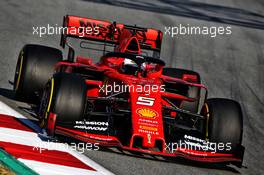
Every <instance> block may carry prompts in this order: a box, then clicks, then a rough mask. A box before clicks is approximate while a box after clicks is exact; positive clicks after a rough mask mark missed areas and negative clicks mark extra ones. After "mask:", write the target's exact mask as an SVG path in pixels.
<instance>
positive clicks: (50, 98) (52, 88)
mask: <svg viewBox="0 0 264 175" xmlns="http://www.w3.org/2000/svg"><path fill="white" fill-rule="evenodd" d="M53 91H54V79H53V78H52V79H51V90H50V96H49V103H48V107H47V111H46V113H45V119H47V117H48V113H49V111H50V106H51V102H52V97H53Z"/></svg>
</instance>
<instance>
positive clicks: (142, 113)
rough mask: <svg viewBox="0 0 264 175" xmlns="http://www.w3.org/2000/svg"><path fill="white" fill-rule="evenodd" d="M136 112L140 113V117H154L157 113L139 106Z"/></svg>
mask: <svg viewBox="0 0 264 175" xmlns="http://www.w3.org/2000/svg"><path fill="white" fill-rule="evenodd" d="M137 114H138V115H140V116H141V117H146V118H155V117H157V116H158V113H157V112H156V111H154V110H152V109H149V108H139V109H137Z"/></svg>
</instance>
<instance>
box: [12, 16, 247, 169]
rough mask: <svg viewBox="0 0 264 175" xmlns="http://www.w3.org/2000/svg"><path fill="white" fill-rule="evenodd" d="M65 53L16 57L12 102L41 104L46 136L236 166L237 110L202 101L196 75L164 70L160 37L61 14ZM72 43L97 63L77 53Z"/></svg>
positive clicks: (29, 49)
mask: <svg viewBox="0 0 264 175" xmlns="http://www.w3.org/2000/svg"><path fill="white" fill-rule="evenodd" d="M63 27H64V32H63V34H62V37H61V46H62V47H63V48H64V47H65V46H68V48H69V52H68V58H67V59H66V60H65V59H64V60H63V56H62V52H61V51H60V50H58V49H55V48H50V47H46V46H40V45H26V46H25V47H24V48H23V49H22V51H21V53H20V55H19V58H18V62H17V68H16V73H15V80H14V90H15V94H16V98H17V99H20V100H23V101H26V102H29V103H35V104H37V105H38V106H39V107H38V109H39V111H38V112H39V117H40V119H39V120H40V126H41V127H43V128H46V129H47V132H48V134H49V135H51V136H54V135H64V136H68V137H72V138H75V139H78V140H80V141H84V142H92V143H99V144H101V145H103V146H114V147H119V148H122V149H124V150H128V151H131V152H141V153H143V154H151V155H157V156H164V157H166V156H170V157H184V158H186V159H191V160H195V161H200V162H225V163H233V164H235V165H238V166H241V165H242V160H243V153H244V147H243V146H242V145H241V142H242V132H243V119H242V112H241V107H240V105H239V104H238V103H237V102H235V101H233V100H229V99H220V98H214V99H207V89H206V87H205V86H204V85H202V84H201V80H200V76H199V74H198V73H196V72H194V71H191V70H184V69H177V68H168V67H164V66H165V63H164V61H162V59H160V50H161V42H162V32H161V31H159V30H156V29H148V28H141V27H137V26H129V25H124V24H119V23H116V22H113V23H111V22H108V21H101V20H95V19H89V18H82V17H76V16H65V17H64V23H63ZM72 40H75V41H77V42H80V43H79V44H80V47H81V48H82V49H81V50H82V51H83V49H89V51H88V52H87V53H88V54H89V53H92V54H93V53H95V52H96V51H98V50H99V51H100V52H101V53H102V56H101V57H99V58H100V61H99V62H98V63H93V61H92V59H91V58H85V57H82V56H75V55H76V50H74V49H73V43H72Z"/></svg>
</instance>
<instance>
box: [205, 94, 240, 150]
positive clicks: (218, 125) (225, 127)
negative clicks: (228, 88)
mask: <svg viewBox="0 0 264 175" xmlns="http://www.w3.org/2000/svg"><path fill="white" fill-rule="evenodd" d="M205 105H208V106H207V107H206V108H207V110H208V117H209V118H208V120H207V122H208V123H207V131H206V132H207V135H208V138H209V141H210V142H213V143H218V144H219V143H221V144H226V145H227V144H229V145H230V146H231V150H233V151H235V150H236V148H237V147H239V146H240V145H241V143H242V134H243V116H242V110H241V107H240V104H239V103H238V102H236V101H234V100H229V99H223V98H212V99H208V100H207V102H206V104H205ZM230 146H229V147H230ZM219 151H230V150H219Z"/></svg>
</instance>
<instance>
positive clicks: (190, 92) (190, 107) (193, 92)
mask: <svg viewBox="0 0 264 175" xmlns="http://www.w3.org/2000/svg"><path fill="white" fill-rule="evenodd" d="M162 74H163V75H166V76H170V77H173V78H180V79H182V78H183V76H184V74H187V75H195V76H196V77H197V81H195V82H192V83H198V84H199V83H201V79H200V75H199V74H198V73H197V72H194V71H191V70H185V69H177V68H163V72H162ZM186 88H187V90H186V93H185V94H182V95H187V96H188V97H191V98H196V99H198V100H197V101H195V102H187V101H183V102H182V103H181V106H180V107H181V108H182V109H184V110H187V111H190V112H193V113H197V112H198V108H199V99H200V88H198V87H186ZM186 88H184V89H186ZM165 90H166V86H165ZM166 91H167V90H166ZM183 91H185V90H183Z"/></svg>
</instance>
